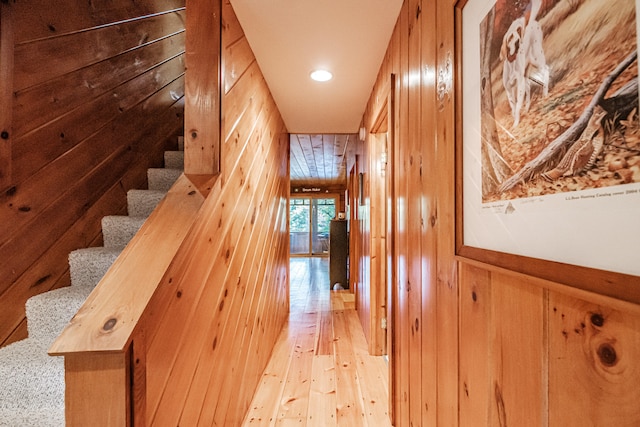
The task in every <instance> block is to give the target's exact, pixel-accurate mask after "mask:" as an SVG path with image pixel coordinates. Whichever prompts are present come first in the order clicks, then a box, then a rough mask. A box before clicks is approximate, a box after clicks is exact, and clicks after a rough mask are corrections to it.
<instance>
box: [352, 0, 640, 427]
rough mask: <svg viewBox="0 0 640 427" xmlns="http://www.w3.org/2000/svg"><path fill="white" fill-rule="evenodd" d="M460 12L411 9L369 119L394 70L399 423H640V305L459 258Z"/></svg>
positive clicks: (413, 1)
mask: <svg viewBox="0 0 640 427" xmlns="http://www.w3.org/2000/svg"><path fill="white" fill-rule="evenodd" d="M455 3H456V2H455V1H452V0H407V1H405V2H404V6H403V9H402V11H401V15H400V17H399V19H398V22H397V25H396V28H395V30H394V33H393V35H392V37H391V40H390V42H389V47H388V51H387V54H386V56H385V59H384V62H383V64H382V66H381V69H380V73H379V77H378V80H377V82H376V84H375V86H374V88H373V90H372V93H371V96H370V100H369V103H368V105H367V108H366V111H365V116H364V125H365V127H367V128H368V129H370V128H371V125H372V124H373V122H374V121H375V119H376V114H377V112H378V111H380V108H381V107H380V103H381V101H384V95H383V94H384V93H385V91H387V90H388V89H387V86H388V84H389V81H390V75H391V74H392V73H393V74H395V75H396V76H397V86H396V98H397V99H396V103H395V111H393V112H390V114H393V115H394V120H390V122H389V123H395V127H394V128H393V129H390V132H393V136H394V144H395V146H394V148H395V150H394V152H393V153H390V155H389V158H390V159H394V160H395V164H394V166H395V168H394V169H393V171H394V172H393V178H394V180H395V186H394V189H393V190H394V193H395V197H394V199H393V200H392V202H393V206H394V208H395V209H396V220H395V222H394V224H393V225H392V227H393V231H394V233H395V235H394V241H395V245H396V251H395V253H394V255H393V256H394V260H395V262H396V268H397V270H396V273H397V278H396V282H395V283H393V285H392V286H393V287H394V289H395V293H396V294H397V296H398V298H397V302H396V303H397V308H398V310H397V311H396V312H395V313H394V316H393V319H392V320H393V322H392V326H393V328H394V329H393V330H392V333H393V335H394V342H395V348H392V352H391V354H390V356H391V362H392V363H391V366H392V369H394V370H395V378H394V381H393V382H392V391H391V394H392V413H393V416H394V418H395V425H397V426H410V425H413V426H416V425H423V426H426V425H438V426H440V425H442V426H458V425H459V426H489V425H492V426H493V425H500V426H505V425H518V426H546V425H548V426H583V425H636V424H638V423H640V407H638V405H637V404H636V403H635V402H637V399H638V387H637V385H636V384H637V383H638V380H639V378H638V376H639V375H640V369H639V367H638V362H637V361H638V360H640V344H639V343H640V339H639V337H640V307H638V306H637V305H634V304H630V303H627V302H623V301H619V300H616V299H613V298H610V297H607V296H604V295H600V294H598V293H597V292H586V291H581V290H577V289H574V288H570V287H567V286H564V285H562V284H560V283H555V282H549V281H543V280H540V279H536V278H534V277H531V276H527V275H523V274H517V273H515V272H511V271H508V270H497V269H494V268H492V267H490V266H487V265H483V264H480V263H469V262H467V261H462V260H460V261H456V260H455V258H454V244H455V239H454V231H455V228H454V227H455V203H454V189H455V177H454V172H455V158H454V153H455V149H454V147H455V126H456V124H455V122H454V117H455V109H454V104H455V99H454V98H455V97H454V92H455V80H454V76H455V69H454V68H452V66H454V65H455V64H454V60H455V44H454V43H455V39H454V18H455V11H454V5H455ZM439 89H440V90H441V92H440V93H439V92H438V90H439ZM439 95H440V96H439ZM370 143H371V141H368V142H367V143H365V144H370ZM357 153H358V154H360V155H361V156H365V157H364V161H363V159H362V158H361V159H360V162H361V164H364V165H374V164H376V161H377V160H378V159H376V158H371V156H375V155H376V151H375V150H373V149H371V146H369V147H360V148H359V151H358V152H357ZM367 184H368V182H367ZM368 191H369V190H368V189H367V190H366V194H368V193H367V192H368ZM371 222H372V223H371V224H370V227H372V228H373V227H375V226H376V225H375V224H373V219H372V220H371ZM368 255H369V254H368V253H363V254H362V256H363V257H366V256H368ZM587 280H588V279H587ZM586 288H588V289H593V287H586ZM360 294H361V295H367V292H362V291H360ZM366 304H367V302H364V303H362V306H363V307H366V306H367V305H366ZM361 318H365V320H364V322H363V323H365V327H367V326H368V325H367V320H368V317H367V316H361Z"/></svg>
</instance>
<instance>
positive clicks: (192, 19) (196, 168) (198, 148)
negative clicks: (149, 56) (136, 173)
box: [184, 0, 222, 175]
mask: <svg viewBox="0 0 640 427" xmlns="http://www.w3.org/2000/svg"><path fill="white" fill-rule="evenodd" d="M221 29H222V2H221V0H215V1H194V0H188V1H187V38H186V47H185V50H186V55H185V56H186V65H187V73H186V79H185V95H186V96H185V98H186V103H185V119H184V121H185V123H184V128H185V156H184V157H185V158H184V170H185V174H187V175H215V174H218V173H219V172H220V128H221V127H220V124H221V122H222V120H221V115H220V88H221V87H222V84H221V80H222V77H221V76H222V74H221V71H220V70H221V54H220V52H221V47H220V45H221Z"/></svg>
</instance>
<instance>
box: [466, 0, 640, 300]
mask: <svg viewBox="0 0 640 427" xmlns="http://www.w3.org/2000/svg"><path fill="white" fill-rule="evenodd" d="M594 1H596V2H597V0H584V1H583V2H582V4H589V5H590V6H593V5H594V4H595V3H590V2H594ZM521 3H525V2H510V1H508V0H497V1H496V0H459V1H458V2H457V3H456V6H455V13H456V55H455V73H456V91H455V93H456V255H457V256H458V259H460V260H461V261H463V262H464V261H469V262H476V263H482V264H483V265H485V266H487V267H489V268H490V269H499V270H501V271H505V272H513V273H516V274H526V275H529V276H534V277H537V278H541V279H544V280H548V281H551V282H555V283H560V284H565V285H569V286H572V287H575V288H579V289H583V290H586V291H591V292H597V293H600V294H603V295H608V296H612V297H615V298H619V299H623V300H626V301H631V302H635V303H640V254H638V251H637V244H635V245H634V243H635V242H637V241H638V240H640V221H638V220H637V218H640V182H639V181H640V174H637V175H633V177H632V180H631V182H624V183H621V182H617V181H615V179H610V180H608V179H609V178H608V177H609V176H614V175H615V174H612V175H607V174H606V171H607V170H608V169H612V168H611V167H608V165H610V164H611V162H612V160H611V158H614V157H615V156H614V155H610V156H609V157H607V155H608V153H609V152H610V151H607V152H604V151H598V150H599V149H598V148H594V151H597V152H598V154H597V155H594V157H595V158H596V160H595V161H594V163H592V164H590V165H588V166H589V168H585V170H583V171H580V173H576V174H575V177H574V176H572V175H570V174H568V173H566V172H563V171H561V172H560V173H559V174H558V173H557V172H554V173H551V172H550V171H551V170H552V169H553V168H555V169H558V168H559V165H560V163H562V160H563V159H564V158H565V157H567V156H569V154H566V153H569V152H570V151H571V146H572V145H574V144H577V143H578V142H580V141H582V140H583V139H588V138H587V136H588V137H590V138H591V139H589V141H591V142H590V143H592V144H593V140H594V138H595V136H592V135H599V136H598V137H600V136H602V138H605V137H607V138H611V133H609V134H606V133H603V132H602V129H604V124H603V123H606V121H605V119H606V118H607V117H608V116H607V115H606V114H608V111H605V112H604V113H603V112H601V111H599V109H601V106H602V105H604V103H605V101H607V100H609V99H612V98H613V97H615V96H620V95H619V93H622V89H621V88H622V87H626V86H633V85H635V89H634V88H632V89H630V90H631V91H632V92H630V93H632V94H633V95H634V96H635V99H634V98H633V97H630V98H628V100H630V101H629V102H634V103H635V105H636V107H635V108H636V110H635V113H634V114H636V115H635V117H634V116H632V114H631V113H629V112H627V114H628V116H627V119H628V120H627V122H628V123H631V121H632V120H633V126H637V111H638V110H637V103H638V96H637V81H638V72H637V69H638V65H637V62H638V61H637V46H638V45H640V43H638V37H637V35H638V33H640V31H637V28H638V19H637V15H636V21H635V30H636V37H635V38H634V39H633V40H631V41H632V42H633V44H634V45H635V46H634V47H635V52H636V54H635V57H634V55H633V53H629V52H627V51H621V52H620V54H619V55H618V56H619V58H616V60H615V63H612V64H608V65H610V66H609V67H608V68H607V67H605V66H604V65H603V67H602V68H601V69H600V70H599V72H598V73H594V74H595V75H596V77H595V78H594V79H593V80H594V81H593V82H583V84H584V85H588V84H591V86H589V87H594V88H595V89H593V90H591V92H589V91H588V90H586V89H585V92H584V93H583V94H582V95H580V96H581V98H580V97H577V99H578V100H579V102H576V103H575V106H574V104H571V102H570V101H568V100H567V99H568V96H567V94H568V92H567V89H566V88H567V85H568V84H570V83H572V80H571V79H573V78H575V77H576V76H575V75H574V74H576V75H577V73H578V72H579V71H580V67H574V68H569V65H570V64H562V65H563V66H564V67H565V69H564V70H563V73H564V74H563V75H562V76H560V74H554V72H557V70H558V69H559V68H560V65H558V64H556V63H555V62H553V61H554V58H556V57H558V56H559V54H557V55H556V52H554V50H558V49H560V48H555V46H556V45H555V44H550V45H549V43H551V42H548V43H547V42H544V41H543V40H545V37H546V36H541V38H542V40H539V42H542V45H541V48H542V51H543V52H544V53H545V54H548V56H547V57H546V59H547V61H548V62H547V63H546V64H548V65H549V69H550V70H551V71H550V76H549V77H550V78H549V77H548V78H547V79H546V81H545V79H544V78H538V79H537V80H535V79H529V82H528V83H527V85H528V86H527V87H526V89H527V91H529V93H528V97H529V99H528V101H529V102H530V109H529V110H526V109H524V107H523V108H522V110H521V111H520V112H519V115H518V114H515V109H514V108H513V103H512V102H508V101H509V96H508V95H507V89H506V88H507V87H508V86H507V83H506V81H507V80H508V79H507V78H505V74H508V71H505V70H506V69H507V65H505V64H504V62H506V61H508V59H506V58H507V56H508V55H504V58H498V56H497V55H498V53H497V51H501V52H500V53H504V52H505V50H504V44H506V40H507V33H508V32H509V31H510V30H511V29H512V26H513V25H515V24H513V22H515V21H516V19H519V18H520V16H521V15H526V19H524V20H523V21H524V22H527V24H526V25H532V23H535V21H536V19H539V20H540V21H541V22H542V23H541V24H540V25H539V27H540V28H541V29H542V31H545V29H548V28H553V30H548V31H549V32H548V34H547V35H548V36H549V37H550V40H554V43H557V40H567V39H570V38H573V37H584V33H579V34H572V33H568V32H566V31H565V32H563V26H562V24H563V22H565V21H563V20H561V19H558V21H557V23H556V24H557V26H551V25H550V24H549V22H548V21H550V20H551V19H555V15H552V13H557V11H554V10H553V7H556V6H557V4H558V3H559V2H542V1H541V0H532V1H531V2H530V3H529V5H528V6H526V5H524V6H523V7H526V9H523V10H520V11H515V12H514V11H511V12H508V11H507V7H511V6H512V5H514V4H521ZM616 3H619V4H623V6H624V7H626V8H627V9H629V8H633V9H634V10H638V9H640V8H638V7H637V3H638V2H637V0H616ZM541 4H544V7H543V9H544V10H540V7H541ZM618 6H619V5H618ZM607 7H608V8H609V9H611V8H613V6H612V5H610V4H607ZM596 9H597V8H596ZM501 13H502V15H500V14H501ZM573 13H578V12H573ZM580 13H581V14H587V15H586V16H591V15H589V14H590V13H591V10H590V9H585V10H582V11H580ZM624 13H627V15H628V10H626V11H625V12H624ZM579 17H580V18H581V20H582V21H585V18H584V16H579ZM569 18H570V16H569V17H565V18H563V19H565V20H566V19H569ZM594 19H595V18H594ZM545 21H546V22H545ZM586 22H588V20H586ZM510 23H511V24H510ZM505 28H506V30H505ZM630 30H632V28H630ZM585 31H586V30H585ZM618 31H619V30H618ZM521 33H522V31H521ZM503 34H504V36H503ZM604 36H605V37H603V38H604V39H605V40H606V39H607V37H606V36H607V34H605V35H604ZM551 37H553V39H552V38H551ZM626 37H627V38H628V32H627V34H626ZM501 43H502V45H501ZM545 43H547V44H545ZM549 46H551V47H550V48H549ZM545 49H546V50H545ZM562 49H564V50H565V51H564V52H563V54H564V55H565V56H566V55H567V52H566V47H562ZM582 49H584V47H582ZM601 49H602V46H601V45H598V46H595V47H594V48H593V49H592V50H587V51H588V52H596V51H598V50H601ZM631 52H633V51H631ZM594 54H595V53H594ZM570 60H571V58H570ZM500 61H503V63H501V62H500ZM576 61H577V60H576V59H574V61H573V63H574V64H575V63H576ZM544 65H545V63H544V61H543V62H542V66H544ZM554 67H555V68H554ZM531 69H533V70H534V72H537V71H539V70H538V68H537V67H535V66H531ZM496 70H498V71H496ZM499 71H502V76H499ZM634 73H635V76H634ZM500 77H502V78H500ZM543 77H544V76H543ZM617 79H620V80H621V81H616V80H617ZM487 82H488V83H487ZM532 82H533V83H532ZM541 82H542V83H541ZM607 82H608V85H607V84H606V83H607ZM605 86H606V87H605ZM596 89H597V90H596ZM633 90H635V92H633ZM500 91H502V93H501V92H500ZM496 93H497V94H498V95H494V94H496ZM587 96H588V97H589V98H587ZM560 100H565V102H564V103H563V104H560V103H559V102H560ZM525 101H526V99H525ZM549 105H560V106H561V107H562V108H563V109H569V110H571V109H573V110H572V111H571V114H570V116H571V117H572V119H574V120H572V121H571V122H572V123H573V124H575V123H576V122H580V121H581V120H582V131H580V132H578V131H576V127H575V126H572V124H567V125H566V127H565V126H564V125H563V126H562V129H559V130H558V132H557V133H558V134H557V135H551V137H550V136H549V135H548V134H549V132H548V131H547V133H546V134H545V135H544V136H545V138H546V139H545V140H544V141H542V142H540V139H541V138H540V137H538V139H536V136H535V135H540V133H538V134H536V133H535V132H532V129H534V128H533V127H534V126H539V125H540V122H541V121H542V122H543V123H542V124H541V125H543V126H544V125H546V126H547V129H549V128H550V127H551V125H550V123H551V120H547V117H549V115H550V114H555V115H561V114H562V112H561V111H564V110H559V109H558V110H557V111H556V110H555V109H552V110H549ZM509 107H511V108H509ZM589 108H591V110H590V111H587V110H588V109H589ZM625 108H626V107H625ZM543 111H544V114H542V113H541V112H543ZM550 111H551V113H550ZM585 111H587V113H585ZM596 113H599V115H596ZM536 114H537V115H536ZM596 117H597V120H598V121H597V122H596ZM602 117H604V118H602ZM555 119H556V118H554V120H555ZM545 120H547V123H544V121H545ZM594 124H595V125H596V127H597V129H598V130H599V131H600V133H598V132H595V133H593V134H591V133H590V132H591V131H592V127H590V126H593V125H594ZM616 125H618V124H616ZM629 129H631V125H630V124H629V128H627V129H626V131H629ZM578 130H579V129H578ZM613 131H616V129H613ZM613 131H611V132H613ZM501 132H502V133H505V134H509V138H512V139H509V140H508V143H506V144H504V145H503V147H507V149H506V150H505V151H508V150H509V149H510V148H511V146H514V147H515V146H516V144H520V145H524V144H527V143H529V144H531V147H533V146H535V145H536V144H538V145H540V148H539V149H538V151H536V150H534V148H528V150H529V151H526V152H525V153H524V155H522V154H520V155H519V156H520V157H522V158H524V159H525V160H523V161H522V164H521V165H520V166H519V167H517V168H516V167H512V166H511V164H512V163H513V162H511V164H510V162H509V159H510V158H509V156H508V154H509V153H506V154H504V155H503V153H500V156H497V157H498V158H499V159H500V161H502V162H505V163H506V164H507V165H508V169H507V170H508V172H509V173H507V174H503V175H504V176H502V177H500V174H497V175H498V176H499V179H497V178H496V175H495V174H494V175H491V173H489V172H492V168H493V167H495V160H486V159H487V157H490V156H491V155H493V153H492V152H491V151H490V150H491V149H492V145H493V144H494V143H495V141H497V142H498V144H500V143H501V140H500V136H501ZM525 132H529V133H530V134H533V135H534V137H532V139H531V141H525V140H524V139H523V138H522V137H519V135H521V134H524V133H525ZM571 132H573V134H571V135H569V136H567V134H569V133H571ZM632 132H634V133H633V134H630V135H633V140H634V141H635V138H636V134H635V128H634V130H633V131H632ZM639 132H640V130H639ZM620 133H621V135H622V137H623V138H625V137H626V136H625V134H624V133H622V132H620ZM583 134H584V135H583ZM603 135H605V136H603ZM561 138H565V139H563V141H565V142H564V143H563V145H564V147H563V148H562V152H558V151H556V152H555V153H554V157H549V161H548V166H547V167H548V169H542V168H541V167H540V166H536V167H537V168H538V169H536V170H534V171H533V172H531V174H530V176H527V175H523V174H522V171H523V170H526V168H527V167H530V164H531V163H534V164H535V161H536V160H539V158H540V157H542V156H547V154H545V153H544V150H545V149H546V148H547V147H553V144H554V142H556V141H558V140H559V139H561ZM569 138H572V139H569ZM628 139H629V140H632V138H631V137H630V138H628ZM502 141H504V139H502ZM532 141H533V142H532ZM509 144H511V145H509ZM558 145H560V144H558ZM610 145H613V144H610V143H609V144H607V140H605V143H604V144H602V147H604V148H600V150H609V149H611V147H610ZM639 145H640V144H639ZM498 147H500V146H498ZM638 148H639V149H640V146H639V147H638ZM633 149H634V150H635V149H636V147H635V146H633ZM611 150H613V149H611ZM512 151H514V152H515V151H516V150H515V149H513V150H512ZM487 153H490V154H489V155H487ZM603 153H604V154H603ZM638 153H639V154H638V155H639V156H640V151H638ZM512 157H513V158H516V159H520V157H518V156H515V155H512ZM545 158H546V157H545ZM605 159H606V160H605ZM633 161H634V162H635V161H636V159H635V157H633ZM492 162H493V163H492ZM605 162H609V163H605ZM634 164H635V163H634ZM638 164H640V161H639V162H638ZM487 165H489V166H487ZM596 167H597V168H598V169H597V171H600V170H601V169H603V170H604V171H605V174H604V175H598V174H595V172H594V170H596V169H595V168H596ZM634 171H635V169H634ZM563 173H566V175H563ZM590 173H591V175H593V176H597V177H601V178H598V179H599V180H598V181H593V179H592V178H590V179H591V181H589V180H588V179H587V178H589V177H590V176H591V175H589V174H590ZM598 173H599V172H598ZM625 173H626V172H625ZM519 174H520V175H519ZM545 174H547V175H549V177H545V176H544V175H545ZM622 175H623V173H622V172H621V173H620V176H622ZM486 176H489V177H490V178H491V179H494V180H495V182H494V183H493V187H491V185H489V184H487V182H490V180H487V179H485V178H486ZM523 176H524V178H523ZM585 176H587V178H585ZM542 179H544V180H545V181H548V182H549V184H547V183H546V182H541V180H542ZM570 179H571V180H572V181H575V182H578V183H580V182H585V183H586V184H582V185H583V187H578V188H577V189H568V187H563V185H566V183H567V182H568V181H569V180H570ZM600 179H601V181H600ZM623 180H624V177H623ZM514 181H515V184H514V183H513V182H514ZM590 182H591V184H589V183H590ZM594 182H595V183H597V184H594ZM504 183H509V184H507V185H505V184H504ZM509 185H510V187H509ZM589 185H592V186H589ZM600 185H601V186H600ZM554 186H555V187H554ZM534 187H535V188H534ZM491 188H493V189H492V190H490V189H491ZM505 188H506V190H505ZM514 188H517V189H518V192H516V191H515V190H514ZM541 188H542V190H540V189H541ZM492 191H493V192H492ZM532 191H541V193H540V194H535V195H531V194H532V193H530V192H532ZM614 193H615V196H614V195H613V194H614ZM612 200H613V201H612ZM575 218H577V219H575ZM612 218H620V220H612ZM633 218H636V220H635V221H632V219H633ZM550 219H551V220H550ZM594 223H595V224H597V226H595V227H594V226H592V224H594ZM616 223H617V226H616ZM581 229H584V233H578V231H579V230H581ZM590 245H591V246H593V248H591V247H590Z"/></svg>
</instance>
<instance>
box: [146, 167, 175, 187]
mask: <svg viewBox="0 0 640 427" xmlns="http://www.w3.org/2000/svg"><path fill="white" fill-rule="evenodd" d="M180 175H182V170H181V169H166V168H151V169H148V170H147V180H148V181H149V190H160V191H169V189H170V188H171V186H172V185H173V183H174V182H176V180H177V179H178V178H179V177H180Z"/></svg>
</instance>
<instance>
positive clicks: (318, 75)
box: [311, 70, 333, 82]
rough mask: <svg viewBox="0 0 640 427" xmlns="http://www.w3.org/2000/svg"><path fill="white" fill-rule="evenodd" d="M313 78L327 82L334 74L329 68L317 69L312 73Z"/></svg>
mask: <svg viewBox="0 0 640 427" xmlns="http://www.w3.org/2000/svg"><path fill="white" fill-rule="evenodd" d="M311 78H312V79H313V80H315V81H317V82H326V81H329V80H331V79H332V78H333V74H331V73H330V72H329V71H327V70H315V71H313V72H312V73H311Z"/></svg>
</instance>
